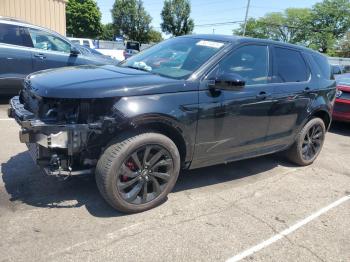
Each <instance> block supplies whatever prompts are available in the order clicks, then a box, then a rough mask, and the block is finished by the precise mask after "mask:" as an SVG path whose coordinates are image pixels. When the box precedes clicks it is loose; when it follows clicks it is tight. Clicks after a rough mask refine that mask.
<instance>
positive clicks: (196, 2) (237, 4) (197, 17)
mask: <svg viewBox="0 0 350 262" xmlns="http://www.w3.org/2000/svg"><path fill="white" fill-rule="evenodd" d="M320 1H321V0H290V1H286V0H274V1H273V0H251V1H250V9H249V14H248V17H254V18H257V17H261V16H264V15H265V14H266V13H269V12H280V11H283V10H284V9H286V8H289V7H294V8H304V7H309V8H310V7H312V6H313V5H314V4H315V3H317V2H320ZM97 3H98V6H99V7H100V10H101V12H102V23H104V24H106V23H109V22H111V21H112V18H111V12H110V10H111V9H112V6H113V3H114V0H97ZM143 3H144V7H145V9H146V10H147V12H148V13H149V14H150V15H151V17H152V26H153V27H154V29H156V30H159V31H161V29H160V23H161V16H160V12H161V10H162V8H163V0H143ZM246 6H247V0H191V8H192V10H191V17H192V18H193V20H194V23H195V28H194V33H196V34H212V33H215V34H226V35H227V34H229V35H230V34H232V30H233V29H234V28H237V27H238V25H239V24H224V25H220V23H227V22H233V21H243V20H244V17H245V11H246ZM213 23H218V24H216V25H208V24H213Z"/></svg>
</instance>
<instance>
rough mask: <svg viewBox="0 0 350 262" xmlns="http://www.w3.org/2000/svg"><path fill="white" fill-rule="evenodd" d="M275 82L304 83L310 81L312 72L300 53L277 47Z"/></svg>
mask: <svg viewBox="0 0 350 262" xmlns="http://www.w3.org/2000/svg"><path fill="white" fill-rule="evenodd" d="M274 61H275V62H274V64H275V70H274V76H273V79H274V82H275V83H276V82H277V83H288V82H304V81H307V80H308V79H309V76H310V72H309V69H308V67H307V66H306V63H305V60H304V58H303V56H302V55H301V53H300V52H299V51H295V50H291V49H286V48H280V47H275V59H274Z"/></svg>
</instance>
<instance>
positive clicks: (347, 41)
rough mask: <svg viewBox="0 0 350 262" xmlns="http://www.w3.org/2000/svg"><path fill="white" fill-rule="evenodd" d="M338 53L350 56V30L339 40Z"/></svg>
mask: <svg viewBox="0 0 350 262" xmlns="http://www.w3.org/2000/svg"><path fill="white" fill-rule="evenodd" d="M336 54H337V56H341V57H350V32H348V33H347V34H346V35H345V37H344V38H343V39H342V40H340V41H339V45H338V48H337V50H336Z"/></svg>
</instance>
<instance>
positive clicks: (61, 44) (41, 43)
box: [29, 29, 71, 53]
mask: <svg viewBox="0 0 350 262" xmlns="http://www.w3.org/2000/svg"><path fill="white" fill-rule="evenodd" d="M29 33H30V36H31V38H32V41H33V45H34V48H38V49H42V50H50V51H58V52H64V53H70V52H71V46H70V44H68V43H67V42H66V41H63V40H62V39H60V38H58V37H57V36H55V35H52V34H49V33H47V32H44V31H40V30H35V29H29Z"/></svg>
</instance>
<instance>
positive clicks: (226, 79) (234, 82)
mask: <svg viewBox="0 0 350 262" xmlns="http://www.w3.org/2000/svg"><path fill="white" fill-rule="evenodd" d="M244 86H245V80H244V79H243V78H242V77H241V76H240V75H238V74H235V73H222V74H219V75H218V76H217V77H216V79H215V88H218V89H227V90H235V89H237V88H242V87H244Z"/></svg>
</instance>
